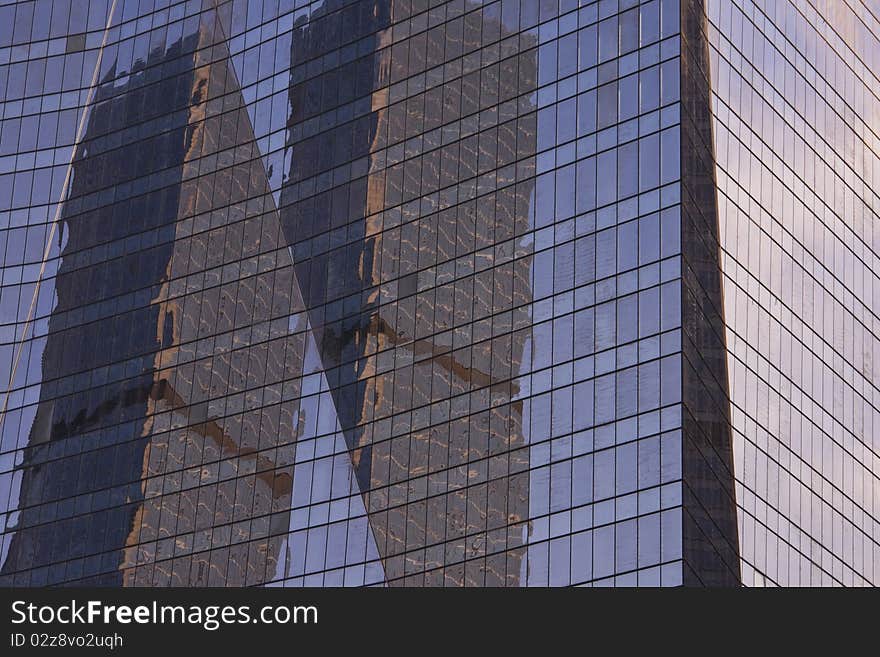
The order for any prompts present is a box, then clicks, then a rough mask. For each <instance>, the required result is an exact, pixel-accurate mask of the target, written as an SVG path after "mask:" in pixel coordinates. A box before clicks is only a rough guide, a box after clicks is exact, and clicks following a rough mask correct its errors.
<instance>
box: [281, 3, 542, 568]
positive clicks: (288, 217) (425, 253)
mask: <svg viewBox="0 0 880 657" xmlns="http://www.w3.org/2000/svg"><path fill="white" fill-rule="evenodd" d="M340 6H341V3H337V4H334V3H327V4H325V5H324V6H323V7H322V9H321V10H320V11H318V12H315V13H313V14H312V16H311V17H310V20H309V21H308V22H304V23H303V25H302V26H301V27H300V26H295V28H294V37H293V39H292V44H291V53H292V54H291V66H292V67H293V75H292V76H291V90H290V99H291V118H290V122H289V125H290V126H291V131H290V133H289V134H290V137H291V142H292V143H291V144H290V156H289V161H290V163H291V166H290V172H289V175H288V178H287V181H286V185H285V187H284V188H283V190H282V196H281V199H282V201H281V202H282V221H283V223H284V227H285V231H286V234H287V235H288V236H289V239H290V242H291V243H292V247H293V251H294V254H295V256H294V257H295V260H296V270H297V276H298V279H299V281H300V285H301V288H302V290H303V298H304V301H305V303H306V306H307V307H308V308H309V313H310V318H311V322H312V326H313V327H314V329H315V332H316V339H317V340H318V342H319V344H320V352H321V358H322V361H323V365H324V368H325V370H326V372H327V376H328V379H329V381H330V382H331V386H332V387H333V388H334V390H333V392H334V395H335V399H336V407H337V409H338V411H339V419H340V423H341V425H342V429H343V431H344V432H345V436H346V441H347V444H348V446H349V448H350V449H351V453H352V459H353V465H354V468H355V472H356V474H357V478H358V482H359V486H360V489H361V490H362V491H364V492H365V499H366V508H367V512H368V516H369V521H370V526H371V529H372V531H373V533H374V535H375V537H376V540H377V543H378V550H379V554H380V555H381V557H382V559H383V567H384V572H385V578H386V580H387V581H388V582H389V583H392V584H399V583H406V584H409V585H420V584H441V585H442V584H444V583H445V584H459V585H461V584H467V585H484V584H491V585H499V584H515V583H517V582H519V581H520V572H521V567H522V563H521V562H522V556H523V540H524V539H523V536H524V529H523V525H522V523H523V522H524V521H525V519H526V517H527V514H528V473H527V469H528V456H527V453H526V452H525V450H524V446H525V436H524V434H523V429H522V402H521V401H518V400H517V399H516V396H517V393H518V383H517V382H516V379H515V377H516V375H517V372H518V368H519V366H520V364H521V361H522V357H523V348H524V345H525V342H526V339H527V335H528V321H529V319H528V309H527V304H528V303H529V301H530V291H529V267H530V260H529V257H528V253H527V251H524V250H523V249H522V248H521V247H519V245H518V243H519V241H520V240H521V238H522V235H524V234H525V233H526V232H527V231H528V229H529V216H528V209H529V200H530V196H531V194H532V191H533V188H534V184H533V182H532V176H533V172H534V161H533V160H532V161H529V160H528V159H526V158H528V157H529V156H531V155H532V154H533V153H534V150H535V128H534V114H533V113H532V114H531V115H530V114H529V111H530V106H531V104H532V102H533V101H532V100H531V99H530V98H529V95H530V94H531V93H532V92H533V91H534V89H535V81H536V80H535V72H536V51H535V50H534V46H535V45H536V44H535V42H534V41H533V40H531V41H530V40H529V38H527V37H525V36H524V37H523V39H522V40H521V42H520V43H519V44H518V45H516V44H508V45H509V48H508V52H506V53H505V56H506V59H505V60H504V62H503V63H495V64H494V65H491V66H487V67H485V68H475V69H474V70H472V71H468V72H466V74H464V75H463V76H461V77H454V78H451V79H450V80H449V81H448V82H445V83H443V81H442V77H437V79H436V80H434V81H433V82H430V83H426V82H424V81H423V82H422V83H421V85H420V86H414V87H413V89H414V91H413V92H407V91H405V85H406V84H407V83H406V82H404V81H405V80H407V79H412V78H413V77H418V76H425V72H426V71H428V70H429V69H434V71H435V72H436V70H437V68H436V67H440V66H442V65H443V64H444V63H448V62H455V61H458V60H459V58H460V57H461V56H462V55H465V56H468V57H470V58H471V59H475V60H477V61H478V58H479V57H480V56H481V54H482V53H483V52H484V49H483V45H484V41H483V40H481V39H485V40H487V41H488V42H493V41H496V40H497V39H498V38H499V37H502V38H503V37H509V36H510V35H511V34H512V33H511V31H510V29H509V28H507V27H506V26H505V25H504V24H503V23H502V22H501V20H500V16H499V15H497V14H496V15H494V16H493V15H491V14H489V13H488V12H487V13H486V14H485V15H483V14H482V12H476V13H475V14H472V15H470V17H469V19H468V20H467V21H464V20H461V19H459V20H458V21H456V22H455V24H454V25H443V24H441V25H439V26H438V27H436V28H434V29H429V30H428V31H427V32H426V33H425V32H422V33H421V34H419V35H417V36H415V37H411V38H395V37H394V30H393V28H392V27H391V23H392V22H394V21H396V20H399V19H400V17H401V9H402V7H403V5H402V4H401V3H395V2H388V1H387V0H379V1H377V2H375V3H361V4H360V5H349V6H348V7H347V8H344V9H341V10H340ZM349 18H351V23H353V24H356V25H357V26H358V30H357V31H354V32H349V33H347V34H346V36H347V38H350V39H352V40H354V39H358V38H361V37H363V36H365V35H366V38H367V39H368V40H369V44H370V45H369V51H370V52H371V54H370V55H369V56H368V57H365V58H361V59H357V60H354V61H351V62H347V63H343V64H340V65H339V66H337V67H330V68H327V69H324V70H322V71H321V72H320V73H319V74H318V75H316V76H314V77H311V78H308V79H306V80H304V81H300V79H299V77H298V76H297V73H298V72H299V71H300V70H303V69H305V66H304V65H302V64H301V62H308V61H310V60H314V59H316V58H319V57H321V56H322V55H325V54H326V53H327V52H332V51H334V50H336V49H337V48H338V41H339V39H338V37H336V38H334V37H333V35H335V34H338V33H340V30H341V25H343V24H347V19H349ZM481 35H482V36H481ZM490 35H494V38H493V37H490ZM358 98H361V99H362V100H369V104H368V105H366V106H365V107H364V108H363V109H364V110H366V111H362V110H361V109H360V107H359V105H364V103H354V104H355V106H356V110H355V113H354V116H352V113H349V112H341V111H339V110H338V109H337V108H338V107H339V106H340V105H341V106H346V104H347V103H351V102H352V101H354V100H355V99H358ZM504 102H507V104H506V105H501V103H504ZM532 109H533V107H532ZM487 110H488V111H490V112H493V113H495V116H494V117H493V118H492V119H491V120H490V121H488V122H487V125H480V124H479V123H478V121H477V113H478V112H481V111H483V112H485V111H487ZM311 126H313V127H312V128H311V129H310V127H311ZM442 126H446V128H447V129H449V128H454V129H455V130H456V131H459V130H460V131H461V132H457V135H456V136H455V137H452V136H451V135H443V134H442V133H441V131H442ZM467 131H470V133H471V134H466V133H467ZM518 159H519V160H520V161H521V163H520V168H519V171H518V176H517V175H515V174H514V171H513V170H512V166H513V165H515V163H516V162H517V160H518ZM352 161H353V163H352V164H351V165H349V162H352ZM337 167H341V168H342V170H343V171H344V173H343V174H342V175H341V176H340V175H338V173H336V172H338V171H339V169H337ZM505 168H506V169H505ZM334 170H335V171H334ZM331 171H334V175H333V177H332V182H331V181H330V176H329V172H331Z"/></svg>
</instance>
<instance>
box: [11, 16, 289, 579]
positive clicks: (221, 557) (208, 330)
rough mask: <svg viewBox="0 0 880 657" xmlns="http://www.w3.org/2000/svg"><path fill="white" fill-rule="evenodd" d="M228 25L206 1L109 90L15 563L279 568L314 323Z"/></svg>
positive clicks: (71, 216)
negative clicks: (292, 389) (300, 387)
mask: <svg viewBox="0 0 880 657" xmlns="http://www.w3.org/2000/svg"><path fill="white" fill-rule="evenodd" d="M221 34H222V26H221V24H220V21H219V19H218V18H217V17H216V16H215V15H214V14H213V13H212V12H209V13H206V14H204V15H203V16H202V17H201V20H200V24H199V25H198V26H197V29H196V30H195V31H194V33H193V34H191V35H190V36H188V37H186V38H184V39H182V40H180V41H178V42H176V43H175V44H174V45H172V46H171V47H169V48H168V49H167V50H166V51H165V52H162V51H161V50H154V51H153V52H152V53H151V55H150V57H149V59H148V60H147V61H146V62H142V63H139V65H138V66H137V67H136V68H135V69H133V70H132V71H131V73H130V74H129V75H128V78H127V81H126V82H125V83H124V84H122V85H118V86H114V85H113V83H112V81H110V82H107V83H105V84H103V85H102V86H101V87H100V89H99V92H98V94H97V97H96V102H95V105H94V107H93V109H92V111H91V114H90V116H89V123H88V130H87V131H86V133H85V136H84V139H83V141H82V143H81V144H80V147H79V155H78V157H77V159H76V161H75V163H74V165H73V166H74V178H73V184H72V189H71V194H70V200H69V201H68V202H67V203H66V204H65V211H64V215H63V221H64V227H63V229H64V230H65V231H66V232H67V238H66V246H65V248H64V251H63V252H62V254H61V258H62V265H61V268H60V271H59V275H58V277H57V280H56V281H55V283H54V284H55V289H56V293H57V295H58V304H57V306H56V308H55V310H54V312H53V316H52V320H51V321H50V324H49V331H50V334H49V338H48V340H47V343H46V348H45V355H44V357H43V385H42V389H41V394H42V399H41V402H40V405H39V408H38V410H37V414H36V419H35V421H34V423H33V427H32V429H31V432H30V440H29V442H28V447H27V450H26V455H25V459H24V463H23V465H22V466H21V468H22V472H23V476H22V480H21V481H22V483H21V492H20V496H19V501H18V507H19V514H18V521H17V524H16V525H15V527H14V528H13V529H14V534H13V536H12V540H11V548H10V550H9V553H8V556H7V558H6V560H5V563H4V566H3V567H4V571H3V572H4V574H5V575H7V576H8V577H9V581H13V582H16V583H23V584H26V583H32V584H36V583H53V584H54V583H60V582H65V581H80V582H83V581H85V582H92V583H103V584H111V583H124V584H134V585H162V584H177V585H217V584H227V585H244V584H254V583H262V582H264V581H266V580H268V579H272V578H273V577H274V576H275V570H276V562H277V559H278V556H279V550H280V549H281V546H282V543H283V537H282V536H278V535H277V534H279V533H280V531H281V530H279V529H278V528H279V527H282V528H286V526H287V524H288V516H289V508H290V493H291V475H292V463H293V453H292V450H293V440H294V427H293V423H294V421H295V420H294V418H295V411H294V410H293V409H292V408H291V406H290V404H287V405H284V404H280V401H281V382H282V380H283V379H284V378H285V377H288V378H289V377H291V376H298V375H299V373H301V371H302V369H301V368H302V354H303V351H304V349H303V346H302V345H303V344H304V343H305V334H304V333H303V332H302V331H300V332H299V333H289V332H288V328H289V327H288V316H289V315H290V314H291V313H292V312H293V311H294V310H295V304H296V301H295V300H296V299H297V298H298V297H296V296H295V294H296V293H295V291H294V290H295V286H294V281H293V271H292V268H291V266H290V258H289V253H288V251H287V249H286V248H284V247H283V243H282V242H281V241H280V240H281V235H280V226H279V224H278V215H277V211H276V210H275V206H274V200H273V199H272V197H271V194H270V193H269V189H268V186H267V181H266V175H265V170H264V168H263V164H262V161H261V159H260V157H259V153H258V151H257V150H256V147H255V142H254V138H253V133H252V131H251V129H250V121H249V119H248V116H247V111H246V108H245V107H244V105H243V103H242V99H241V94H240V90H239V88H238V83H237V81H236V77H235V74H234V71H233V70H232V68H231V66H230V63H229V60H228V55H227V54H226V53H225V49H226V45H225V43H224V42H223V41H222V37H221V36H220V35H221ZM158 71H161V72H162V75H161V76H158V79H157V80H153V78H154V77H155V73H156V72H158ZM109 77H111V78H112V76H109ZM151 121H152V122H153V124H151V123H150V122H151ZM144 125H147V126H151V127H150V129H149V130H147V131H145V132H144V134H145V135H146V137H144V138H140V137H139V133H138V131H137V130H138V127H139V126H144ZM152 126H154V127H152ZM114 131H115V132H114ZM120 134H122V135H124V136H125V137H124V140H123V141H122V144H120V140H119V139H118V138H116V139H114V138H113V137H114V136H117V137H118V135H120ZM114 186H115V187H114ZM107 190H109V195H108V191H107ZM114 193H115V198H117V199H121V200H116V201H113V202H109V203H108V202H107V199H108V198H109V199H110V200H111V201H112V200H113V199H114ZM102 313H103V316H102ZM281 329H283V330H281ZM285 463H286V464H287V466H288V467H283V464H285ZM273 531H274V533H275V534H276V536H275V537H274V538H270V534H272V533H273Z"/></svg>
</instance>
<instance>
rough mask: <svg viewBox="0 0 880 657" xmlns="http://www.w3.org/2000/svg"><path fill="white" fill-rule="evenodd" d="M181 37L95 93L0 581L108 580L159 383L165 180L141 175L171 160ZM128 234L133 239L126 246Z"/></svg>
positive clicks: (166, 241)
mask: <svg viewBox="0 0 880 657" xmlns="http://www.w3.org/2000/svg"><path fill="white" fill-rule="evenodd" d="M192 47H193V43H192V40H189V41H181V42H179V43H177V44H175V46H174V47H173V48H172V49H170V50H169V51H168V52H167V53H161V52H153V53H151V56H150V58H149V59H148V60H147V61H146V62H144V63H143V64H142V66H141V70H139V71H138V70H134V71H132V73H131V77H130V78H129V81H128V82H127V83H125V84H124V85H123V86H121V87H119V88H113V87H112V85H102V87H101V88H100V89H99V91H98V93H97V96H96V99H95V105H94V107H93V108H92V112H91V116H90V120H89V126H88V129H87V130H86V132H85V135H84V138H83V142H82V145H81V147H80V149H79V152H78V154H77V157H76V160H75V161H74V164H73V169H74V171H73V181H72V185H71V191H70V195H69V196H70V201H69V202H68V203H67V204H66V205H65V208H64V212H63V215H62V221H63V224H62V226H61V228H60V230H61V231H62V238H63V239H65V240H66V245H65V248H64V251H63V252H62V254H61V257H62V264H61V266H60V269H59V271H58V276H57V278H56V280H55V281H54V285H55V290H56V294H57V299H58V301H57V305H56V307H55V309H54V311H53V316H52V319H51V320H50V323H49V337H48V339H47V340H46V346H45V351H44V353H43V359H42V368H43V383H42V387H41V391H40V392H41V398H40V404H39V407H38V409H37V413H36V417H35V419H34V422H33V426H32V427H31V429H30V433H29V440H28V442H27V447H26V449H25V455H24V462H23V464H22V466H21V468H22V478H21V492H20V495H19V499H18V508H19V515H18V521H17V524H16V526H15V527H14V529H15V533H14V535H13V536H12V539H11V547H10V548H9V553H8V556H7V558H6V561H5V563H4V564H3V574H4V575H6V576H7V577H4V579H5V580H6V581H8V582H10V583H16V584H55V583H58V582H62V581H65V580H68V579H80V578H81V579H82V580H83V581H86V582H89V583H95V584H112V583H117V582H119V579H120V578H119V573H118V572H116V570H115V566H116V565H117V564H118V562H119V559H120V553H121V549H122V547H123V546H124V544H125V539H126V535H127V534H128V531H129V528H130V526H131V522H132V516H133V515H134V513H135V510H136V507H137V505H138V503H139V501H140V500H142V499H143V492H142V490H141V486H140V472H141V463H142V461H143V454H144V449H145V446H146V443H147V439H146V438H145V429H146V422H147V419H146V416H147V408H148V406H149V405H150V404H151V403H152V398H154V397H156V396H157V394H159V390H158V389H157V388H156V387H155V386H154V380H153V375H152V372H151V370H152V365H153V358H154V354H155V353H156V352H157V351H159V350H160V349H162V347H163V342H164V341H166V340H168V339H169V336H168V335H167V334H164V333H162V332H159V333H158V334H157V332H156V327H157V326H161V322H160V316H159V308H158V306H156V305H151V304H150V303H149V301H150V295H151V293H152V291H153V289H154V286H156V285H157V284H159V282H160V281H161V280H162V279H163V277H164V275H165V271H166V269H167V267H168V263H169V261H170V258H171V253H172V250H173V243H172V238H173V235H174V220H175V218H176V213H177V207H178V204H179V197H180V184H179V181H177V182H176V184H175V182H174V181H172V180H169V181H167V182H165V184H162V185H155V184H154V185H152V186H151V185H149V181H150V177H151V176H154V175H156V174H157V173H159V172H161V171H163V170H167V169H169V168H171V170H172V171H173V167H176V166H179V165H180V162H181V161H182V159H183V154H184V151H185V148H186V141H187V134H186V121H185V119H186V115H185V113H184V114H181V112H180V110H181V108H185V107H186V105H187V103H188V100H189V92H188V87H189V86H190V84H189V81H190V80H191V79H192V69H191V66H188V65H187V62H186V60H185V59H184V58H183V53H184V52H186V51H187V50H189V51H190V52H191V50H192ZM163 65H164V66H167V71H168V75H167V76H166V77H164V78H163V79H161V80H158V81H156V82H155V83H154V84H155V87H153V86H151V85H149V84H148V82H147V79H146V78H147V76H146V73H145V72H144V70H145V69H146V68H147V67H155V66H163ZM153 99H161V101H160V102H155V101H154V100H153ZM156 117H160V120H164V121H165V122H166V123H167V129H166V131H164V132H162V133H159V134H151V135H148V136H147V138H146V139H145V140H143V141H133V140H130V141H128V143H125V142H123V143H119V141H117V140H114V139H113V135H114V131H118V130H123V129H125V128H126V127H128V126H131V125H136V124H138V123H139V122H141V121H145V120H150V119H153V120H155V118H156ZM168 182H171V183H172V184H168ZM113 185H127V186H128V188H129V189H130V190H131V191H130V192H129V194H128V195H127V196H128V197H127V198H126V197H122V198H120V199H119V200H116V201H115V202H114V198H113V195H112V192H111V195H110V201H111V202H110V203H108V202H107V195H106V193H105V194H103V195H102V192H103V191H104V190H106V189H108V188H109V189H111V190H112V186H113ZM136 188H138V189H137V191H135V189H136ZM122 217H125V218H126V220H125V221H123V220H121V218H122ZM142 236H146V239H145V241H144V244H145V247H146V248H141V247H140V245H139V244H138V247H137V249H135V250H132V249H131V247H129V248H128V249H127V248H126V245H133V244H134V243H135V241H138V242H139V240H140V239H141V237H142Z"/></svg>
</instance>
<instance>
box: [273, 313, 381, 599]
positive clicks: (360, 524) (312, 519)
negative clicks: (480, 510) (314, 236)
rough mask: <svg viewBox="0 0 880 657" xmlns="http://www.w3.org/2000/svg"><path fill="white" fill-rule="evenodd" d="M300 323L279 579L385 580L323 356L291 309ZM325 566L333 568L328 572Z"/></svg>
mask: <svg viewBox="0 0 880 657" xmlns="http://www.w3.org/2000/svg"><path fill="white" fill-rule="evenodd" d="M300 323H304V324H305V325H306V328H307V331H306V353H305V356H304V360H303V384H302V398H301V401H300V406H299V411H298V415H297V416H295V417H294V426H297V425H300V426H301V429H300V430H299V431H298V432H297V442H296V466H295V470H294V474H293V494H292V499H291V515H290V535H289V536H288V537H287V539H286V540H285V545H284V548H283V549H282V553H281V555H280V556H279V558H278V570H277V571H276V573H275V579H276V580H280V579H288V580H289V581H286V582H285V583H284V585H285V586H290V585H300V586H301V585H303V584H304V585H306V586H310V585H314V586H343V585H344V586H360V585H364V584H376V583H381V582H382V581H383V580H384V574H383V569H382V565H381V563H380V562H379V551H378V549H377V547H376V541H375V538H374V537H373V532H372V530H371V529H370V525H369V520H368V518H367V512H366V508H365V507H364V500H363V497H362V495H361V492H360V490H359V488H358V484H357V480H356V478H355V476H354V470H353V469H352V467H351V457H350V456H349V453H348V446H347V444H346V442H345V436H344V434H343V432H342V428H341V427H340V425H339V419H338V417H337V414H336V405H335V404H334V403H333V396H332V394H331V393H330V387H329V385H328V384H327V377H326V375H325V374H324V370H323V367H322V365H321V356H320V354H319V352H318V347H317V344H316V342H315V339H314V337H313V333H312V329H311V326H310V325H309V323H308V320H307V319H306V317H305V315H304V314H300V315H296V316H292V317H291V321H290V324H291V331H302V327H299V326H298V325H299V324H300ZM365 562H367V563H366V565H365ZM324 570H327V571H329V572H326V573H324V572H321V571H324ZM310 574H311V576H310ZM276 585H281V583H280V582H279V583H277V584H276Z"/></svg>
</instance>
